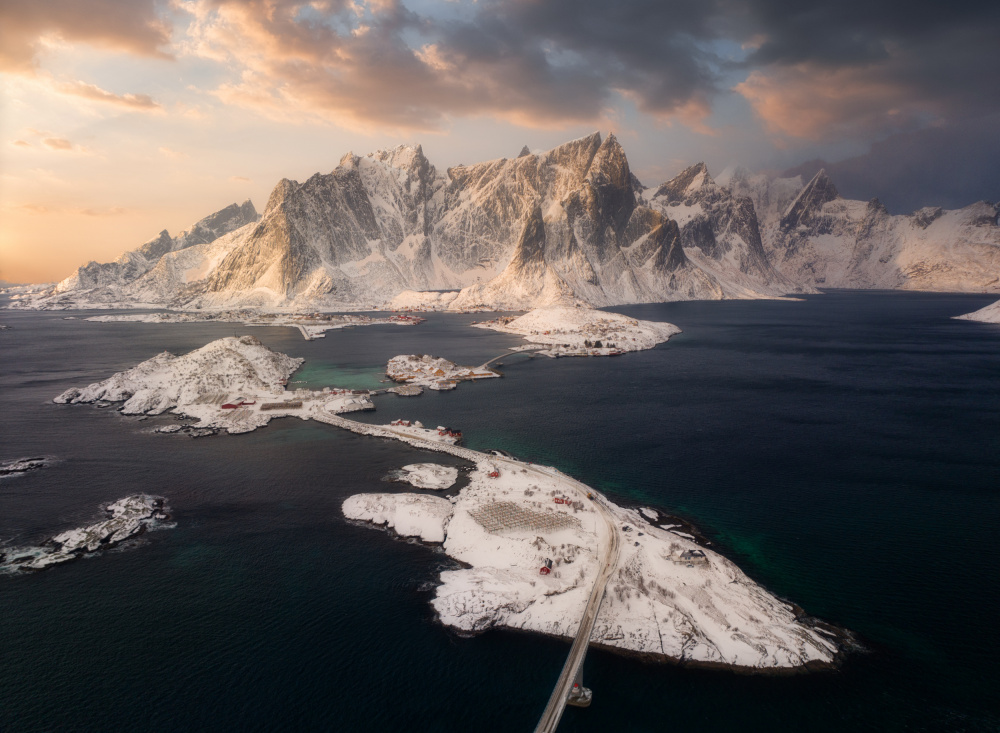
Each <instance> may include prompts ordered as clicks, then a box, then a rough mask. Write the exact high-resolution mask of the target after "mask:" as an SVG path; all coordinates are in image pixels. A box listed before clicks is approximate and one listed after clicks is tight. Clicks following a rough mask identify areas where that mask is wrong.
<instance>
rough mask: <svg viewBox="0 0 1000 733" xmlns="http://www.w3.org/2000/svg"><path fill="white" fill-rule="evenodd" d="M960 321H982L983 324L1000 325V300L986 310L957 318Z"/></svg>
mask: <svg viewBox="0 0 1000 733" xmlns="http://www.w3.org/2000/svg"><path fill="white" fill-rule="evenodd" d="M955 318H957V319H958V320H962V321H980V322H981V323H1000V300H998V301H997V302H996V303H991V304H990V305H988V306H986V307H985V308H980V309H979V310H977V311H972V313H966V314H965V315H962V316H955Z"/></svg>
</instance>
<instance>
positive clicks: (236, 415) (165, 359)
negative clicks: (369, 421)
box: [53, 336, 375, 434]
mask: <svg viewBox="0 0 1000 733" xmlns="http://www.w3.org/2000/svg"><path fill="white" fill-rule="evenodd" d="M302 361H303V360H302V359H295V358H292V357H290V356H286V355H285V354H281V353H278V352H275V351H271V349H269V348H267V347H266V346H264V345H263V344H262V343H261V342H260V341H259V340H257V339H256V338H254V337H253V336H240V337H239V338H235V337H229V338H222V339H219V340H217V341H213V342H211V343H209V344H207V345H205V346H203V347H201V348H200V349H195V350H194V351H192V352H190V353H187V354H184V355H183V356H174V355H173V354H171V353H169V352H166V351H164V352H163V353H161V354H158V355H157V356H154V357H153V358H152V359H148V360H147V361H144V362H142V363H141V364H139V365H138V366H136V367H133V368H132V369H128V370H126V371H124V372H119V373H117V374H115V375H113V376H112V377H110V378H108V379H105V380H104V381H102V382H97V383H95V384H91V385H90V386H89V387H84V388H82V389H79V388H73V389H68V390H66V391H65V392H63V393H62V394H61V395H59V396H58V397H56V398H55V399H54V400H53V401H54V402H57V403H60V404H69V403H81V402H98V403H99V404H100V403H111V402H122V403H124V404H123V405H122V406H121V408H120V409H121V411H122V412H123V413H124V414H126V415H138V414H146V415H160V414H163V413H164V412H167V411H172V412H173V413H175V414H177V415H182V416H186V417H189V418H193V419H196V420H197V421H198V422H197V423H195V424H194V425H193V426H191V427H193V428H195V429H197V430H204V429H221V430H226V431H228V432H230V433H245V432H249V431H251V430H255V429H256V428H258V427H261V426H263V425H266V424H267V423H268V422H269V421H270V420H271V419H272V418H276V417H286V416H293V417H300V418H303V419H308V418H309V416H310V414H311V412H312V411H313V410H323V411H327V412H331V413H341V412H354V411H357V410H373V409H375V406H374V405H373V404H372V402H371V400H370V399H369V393H368V391H367V390H349V389H335V388H330V387H326V388H324V389H322V390H318V391H313V390H305V389H297V390H294V391H291V390H287V389H286V388H285V385H286V384H287V382H288V378H289V377H290V376H291V374H292V373H293V372H294V371H295V370H296V369H298V368H299V367H300V366H301V365H302ZM179 429H180V428H177V430H179ZM162 432H167V430H166V429H163V430H162ZM196 434H197V433H196Z"/></svg>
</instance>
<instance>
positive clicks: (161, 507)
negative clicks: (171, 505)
mask: <svg viewBox="0 0 1000 733" xmlns="http://www.w3.org/2000/svg"><path fill="white" fill-rule="evenodd" d="M105 511H106V512H107V513H108V514H109V515H110V518H108V519H106V520H104V521H101V522H97V523H95V524H90V525H87V526H85V527H79V528H77V529H71V530H69V531H67V532H62V533H60V534H57V535H55V536H54V537H52V538H51V539H49V540H46V541H45V542H44V543H42V544H41V545H40V546H38V547H17V548H12V549H10V550H8V551H7V552H6V555H5V557H3V559H2V562H0V570H5V571H8V572H14V571H25V570H43V569H45V568H48V567H51V566H52V565H58V564H60V563H64V562H68V561H69V560H74V559H76V558H78V557H81V556H83V555H86V554H89V553H93V552H97V551H99V550H105V549H109V548H111V547H114V546H115V545H117V544H119V543H121V542H124V541H125V540H127V539H129V538H131V537H135V536H137V535H139V534H142V533H143V532H145V531H146V530H147V529H149V528H150V527H152V526H155V525H157V524H158V523H160V522H163V521H166V520H168V519H170V515H169V513H168V512H169V510H168V508H167V507H166V504H165V500H164V499H163V497H159V496H150V495H148V494H135V495H133V496H127V497H125V498H124V499H119V500H118V501H116V502H114V503H112V504H109V505H108V506H107V507H106V508H105Z"/></svg>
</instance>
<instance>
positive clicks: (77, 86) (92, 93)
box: [55, 81, 163, 112]
mask: <svg viewBox="0 0 1000 733" xmlns="http://www.w3.org/2000/svg"><path fill="white" fill-rule="evenodd" d="M55 89H56V90H57V91H59V92H62V93H63V94H69V95H72V96H76V97H83V98H84V99H89V100H92V101H95V102H105V103H107V104H114V105H117V106H119V107H125V108H128V109H133V110H140V111H143V112H159V111H161V110H162V109H163V108H162V107H161V106H160V104H159V103H158V102H156V101H155V100H154V99H153V98H152V97H150V96H149V95H148V94H115V93H114V92H109V91H107V90H106V89H101V88H100V87H99V86H97V85H95V84H87V83H86V82H82V81H73V82H64V83H61V84H56V85H55Z"/></svg>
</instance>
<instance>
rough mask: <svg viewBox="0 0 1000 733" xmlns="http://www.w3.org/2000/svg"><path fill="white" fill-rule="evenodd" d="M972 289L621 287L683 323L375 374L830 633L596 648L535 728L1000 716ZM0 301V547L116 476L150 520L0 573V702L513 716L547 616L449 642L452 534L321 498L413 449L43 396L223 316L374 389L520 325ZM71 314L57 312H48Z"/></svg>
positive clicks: (126, 714) (533, 674)
mask: <svg viewBox="0 0 1000 733" xmlns="http://www.w3.org/2000/svg"><path fill="white" fill-rule="evenodd" d="M992 300H993V298H991V297H989V296H981V295H949V294H922V293H883V292H867V293H864V292H861V293H859V292H830V293H826V294H823V295H816V296H809V297H807V298H805V299H804V300H803V301H799V302H793V301H755V302H738V301H737V302H700V303H672V304H663V305H647V306H629V307H623V308H620V309H615V310H619V311H621V312H624V313H628V314H630V315H633V316H636V317H639V318H646V319H653V320H667V321H670V322H672V323H676V324H677V325H679V326H680V327H681V328H682V329H683V330H684V333H683V334H681V335H679V336H676V337H675V338H673V339H672V340H671V341H670V342H669V343H666V344H663V345H661V346H659V347H657V348H656V349H653V350H650V351H645V352H640V353H635V354H629V355H626V356H623V357H620V358H617V359H558V360H550V359H544V358H534V359H531V358H528V357H526V356H512V357H510V358H505V359H503V360H502V361H503V362H504V366H503V367H501V370H502V371H503V372H504V373H505V378H504V379H500V380H492V381H486V382H481V383H477V384H462V385H461V386H460V387H459V388H458V389H457V390H455V391H454V392H447V393H425V394H424V395H422V396H421V397H417V398H400V397H396V396H394V395H386V396H382V397H378V398H376V404H377V406H378V411H377V413H370V414H365V415H363V416H361V419H364V420H370V421H377V422H387V421H388V420H390V419H393V418H396V417H407V418H411V419H419V420H422V421H423V422H424V423H428V424H431V425H436V424H439V423H440V424H447V425H450V426H454V427H457V428H459V429H461V430H462V432H463V434H464V436H465V439H466V443H467V444H468V445H469V446H470V447H473V448H480V449H482V448H500V449H504V450H507V451H509V452H511V453H513V454H514V455H516V456H518V457H520V458H524V459H527V460H530V461H535V462H542V463H547V464H550V465H555V466H557V467H558V468H560V469H562V470H564V471H566V472H567V473H570V474H572V475H573V476H575V477H577V478H579V479H581V480H582V481H584V482H586V483H588V484H591V485H593V486H596V487H597V488H599V489H601V490H602V491H604V492H606V493H607V494H608V495H609V496H610V497H611V498H612V499H613V500H615V501H618V502H620V503H623V504H630V505H631V504H641V505H651V506H654V507H658V508H661V509H663V510H665V511H668V512H671V513H674V514H676V515H679V516H681V517H683V518H685V519H687V520H689V521H691V522H693V523H694V524H695V525H696V526H697V527H698V528H699V529H700V530H701V532H702V533H703V534H704V535H705V536H706V537H707V538H708V539H709V540H711V541H712V542H713V543H714V544H715V546H716V547H718V548H719V549H720V550H721V551H722V552H724V553H725V554H727V555H728V556H730V557H731V558H732V559H734V560H735V561H736V562H738V563H739V564H740V565H741V566H742V567H743V569H744V570H745V571H746V572H747V573H748V574H750V575H751V576H752V577H754V578H755V579H756V580H758V581H759V582H761V583H763V584H764V585H765V586H767V587H768V588H769V589H770V590H772V591H773V592H775V593H777V594H778V595H780V596H782V597H784V598H787V599H789V600H791V601H794V602H795V603H797V604H799V605H800V606H802V607H803V608H804V609H805V610H806V611H807V612H808V613H809V614H812V615H814V616H816V617H818V618H820V619H823V620H825V621H827V622H829V623H832V624H836V625H839V626H842V627H845V628H847V629H850V630H851V631H852V632H854V634H856V636H857V639H858V641H859V644H860V648H859V649H857V650H854V651H852V652H851V653H849V654H848V655H847V656H846V658H845V659H844V661H843V664H842V665H841V666H840V668H839V669H837V670H834V671H825V672H817V673H810V674H799V675H791V676H755V675H745V674H735V673H732V672H727V671H707V670H702V669H691V668H685V667H680V666H676V665H670V664H653V663H646V662H642V661H638V660H636V659H632V658H627V657H623V656H619V655H615V654H611V653H607V652H603V651H599V650H597V651H592V652H591V653H590V654H589V655H588V657H587V661H586V665H585V670H584V677H585V681H586V683H587V685H588V686H590V687H592V688H593V690H594V703H593V705H592V706H591V707H590V708H589V709H584V710H580V709H575V708H571V709H569V710H568V711H567V713H566V715H565V717H564V718H563V723H562V726H561V728H560V730H561V731H602V732H606V731H672V730H690V731H694V730H698V731H732V730H739V731H741V732H742V731H748V732H749V731H776V730H784V731H855V730H861V731H867V730H871V731H998V730H1000V671H998V661H1000V622H998V616H1000V613H998V607H1000V572H998V564H1000V563H998V560H997V558H998V547H997V544H998V540H1000V532H998V530H1000V326H990V325H984V324H976V323H970V322H965V321H955V320H951V316H955V315H958V314H961V313H966V312H969V311H971V310H975V309H977V308H979V307H982V306H983V305H986V304H987V303H989V302H991V301H992ZM66 315H67V314H66V313H22V312H16V311H0V323H6V324H9V325H11V326H13V329H12V330H6V331H0V358H2V363H0V395H2V400H0V410H2V412H3V415H2V418H3V419H2V421H0V459H9V458H18V457H24V456H48V457H50V459H51V465H50V466H49V467H48V468H45V469H42V470H39V471H34V472H31V473H28V474H25V475H23V476H18V477H10V478H4V479H0V541H2V542H3V543H7V544H25V543H30V542H33V541H38V540H41V539H43V538H45V537H47V536H51V535H52V534H55V533H57V532H59V531H62V530H65V529H68V528H71V527H75V526H80V525H82V524H85V523H88V522H91V521H94V520H95V519H96V518H98V517H100V516H101V514H100V506H101V505H102V504H104V503H107V502H110V501H112V500H114V499H118V498H120V497H123V496H126V495H128V494H132V493H137V492H148V493H155V494H161V495H163V496H165V497H167V499H168V503H169V505H170V507H171V508H172V512H173V516H174V518H175V520H176V524H177V526H176V528H174V529H165V530H161V531H157V532H151V533H148V534H147V535H145V536H144V537H142V538H141V539H140V540H139V541H138V542H133V543H128V544H126V545H124V546H122V547H120V548H117V549H115V550H112V551H109V552H107V553H105V554H102V555H98V556H95V557H92V558H88V559H84V560H79V561H77V562H74V563H69V564H65V565H62V566H59V567H55V568H52V569H50V570H47V571H45V572H40V573H36V574H31V575H24V576H0V730H2V731H4V732H5V733H7V732H11V733H14V732H19V731H56V730H58V731H103V730H108V729H115V730H134V731H203V730H247V731H283V730H289V731H291V730H295V731H298V730H334V731H527V730H531V729H533V727H534V725H535V723H536V722H537V719H538V716H539V714H540V713H541V711H542V708H543V707H544V705H545V702H546V700H547V698H548V695H549V693H550V691H551V687H552V684H553V683H554V681H555V679H556V677H557V676H558V674H559V670H560V668H561V666H562V663H563V661H564V658H565V655H566V652H567V651H568V644H567V643H564V642H560V641H556V640H551V639H547V638H543V637H540V636H534V635H528V634H519V633H511V632H504V631H491V632H488V633H486V634H483V635H481V636H478V637H475V638H460V637H458V636H456V635H454V634H452V633H450V632H449V631H448V630H446V629H445V628H443V627H441V626H440V625H439V624H437V623H436V622H435V620H434V618H433V615H432V613H431V611H430V608H429V605H428V601H429V600H430V598H431V597H432V594H433V587H434V582H435V578H436V577H437V574H438V572H439V571H440V570H441V568H444V567H449V566H450V561H449V560H448V558H447V557H446V556H444V555H443V554H441V553H440V552H439V551H435V550H434V549H431V548H427V547H424V546H421V545H418V544H410V543H407V542H404V541H400V540H398V539H393V538H391V537H390V536H389V535H388V534H386V533H385V532H381V531H378V530H374V529H371V528H368V527H364V526H356V525H352V524H348V523H347V522H345V521H344V519H343V518H342V516H341V513H340V504H341V502H342V501H343V499H344V498H345V497H347V496H348V495H350V494H353V493H357V492H361V491H384V490H393V489H394V488H399V489H400V490H402V487H401V486H400V485H396V484H386V483H385V482H383V481H382V478H383V477H384V476H385V475H386V474H387V473H388V472H389V471H390V470H392V469H393V468H397V467H399V466H401V465H403V464H406V463H411V462H415V461H421V460H433V461H437V462H449V463H457V464H460V463H461V462H460V461H458V460H457V459H453V458H451V457H449V456H445V455H441V454H434V455H431V454H422V453H420V452H419V451H417V450H416V449H414V448H411V447H408V446H406V445H402V444H398V443H392V442H387V441H382V440H378V439H372V438H366V437H362V436H357V435H354V434H349V433H345V432H341V431H338V430H337V429H336V428H333V427H332V426H328V425H322V424H316V423H311V422H302V421H299V420H296V419H282V420H277V421H274V422H272V423H271V425H270V426H268V427H266V428H264V429H261V430H258V431H256V432H254V433H251V434H247V435H239V436H228V435H220V436H215V437H209V438H199V439H192V438H189V437H187V436H184V435H155V434H152V433H151V430H152V428H153V427H155V426H157V425H163V424H166V423H170V422H172V421H174V420H175V418H173V417H169V416H165V417H161V418H155V419H149V420H146V421H139V420H138V419H137V418H134V417H125V416H122V415H121V414H119V413H118V412H116V411H115V410H114V409H103V410H102V409H97V408H95V407H94V406H91V405H55V404H53V403H52V402H51V399H52V398H53V397H54V396H56V395H58V394H59V393H60V392H62V391H63V390H65V389H67V388H68V387H72V386H83V385H86V384H89V383H91V382H94V381H98V380H100V379H104V378H106V377H108V376H110V375H111V374H112V373H114V372H116V371H119V370H122V369H126V368H129V367H131V366H134V365H135V364H136V363H138V362H140V361H142V360H144V359H148V358H150V357H152V356H153V355H155V354H156V353H158V352H160V351H163V350H169V351H171V352H173V353H178V354H179V353H184V352H186V351H189V350H191V349H194V348H197V347H200V346H203V345H204V344H206V343H207V342H209V341H211V340H213V339H215V338H219V337H222V336H231V335H233V334H234V332H235V333H252V334H254V335H255V336H257V337H258V338H260V339H261V340H262V341H263V342H264V343H265V344H267V345H268V346H269V347H271V348H273V349H276V350H279V351H282V352H285V353H288V354H291V355H293V356H301V357H304V358H305V359H306V365H305V367H304V368H303V369H302V370H301V371H300V372H299V373H298V374H297V375H296V377H293V379H298V380H303V381H304V382H305V383H306V384H308V385H313V386H322V385H327V384H335V385H338V386H350V387H375V386H378V385H379V380H380V379H381V378H382V370H383V369H384V366H385V362H386V361H387V360H388V359H389V358H390V357H392V356H394V355H396V354H401V353H430V354H434V355H438V356H444V357H446V358H449V359H452V360H453V361H457V362H459V363H466V364H476V363H481V362H482V361H484V360H485V359H487V358H490V357H493V356H496V355H498V354H500V353H502V352H503V350H504V348H505V347H507V346H509V345H514V344H516V343H519V341H518V339H516V338H515V337H512V336H508V335H504V334H498V333H493V332H489V331H482V330H478V329H470V328H467V327H466V324H467V323H468V322H469V321H470V320H472V319H474V318H476V316H462V315H453V314H432V315H430V316H429V318H428V320H427V322H426V323H424V324H422V325H421V326H418V327H416V328H401V327H392V326H374V327H368V328H358V329H353V330H347V331H339V332H338V331H331V332H329V333H328V335H327V337H326V338H325V339H322V340H317V341H313V342H305V341H303V340H302V338H301V336H300V335H299V334H298V332H297V331H294V330H292V329H286V328H246V327H240V326H236V327H234V326H233V325H231V324H173V325H156V324H130V323H117V324H106V323H89V322H86V321H81V320H64V316H66ZM72 315H78V316H79V315H81V314H78V313H77V314H72Z"/></svg>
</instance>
